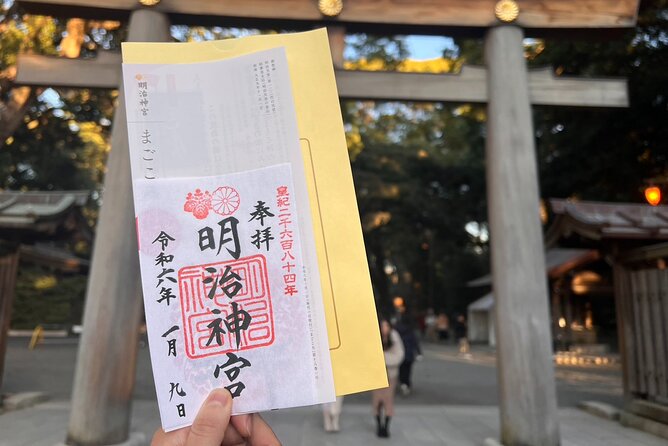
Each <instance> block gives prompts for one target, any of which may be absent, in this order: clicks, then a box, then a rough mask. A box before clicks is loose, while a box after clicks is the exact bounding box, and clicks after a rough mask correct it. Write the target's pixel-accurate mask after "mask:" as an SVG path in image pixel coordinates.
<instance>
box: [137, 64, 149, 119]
mask: <svg viewBox="0 0 668 446" xmlns="http://www.w3.org/2000/svg"><path fill="white" fill-rule="evenodd" d="M135 79H137V88H138V89H139V91H138V92H137V94H138V98H137V99H138V100H139V111H140V112H141V114H142V116H147V115H148V112H149V108H148V104H149V100H148V99H149V97H148V82H146V81H145V80H144V77H143V76H142V75H141V74H138V75H137V76H136V77H135Z"/></svg>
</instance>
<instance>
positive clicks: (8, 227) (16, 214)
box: [0, 191, 92, 395]
mask: <svg viewBox="0 0 668 446" xmlns="http://www.w3.org/2000/svg"><path fill="white" fill-rule="evenodd" d="M88 198H89V193H88V192H85V191H73V192H7V191H5V192H0V388H1V386H2V374H3V370H4V361H5V352H6V349H7V333H8V331H9V323H10V320H11V310H12V303H13V301H14V288H15V286H16V277H17V273H18V265H19V258H21V257H24V258H25V259H27V260H30V259H32V261H34V262H37V263H41V264H45V265H49V266H52V267H56V268H59V269H63V270H65V271H72V270H78V269H80V268H81V267H82V266H84V263H85V262H83V261H81V259H77V258H75V257H74V256H71V255H68V254H67V253H65V252H63V251H61V250H58V249H54V248H53V247H48V246H44V245H39V244H37V245H36V244H35V243H36V242H39V241H43V240H49V241H51V242H53V241H56V240H58V239H61V240H62V239H64V238H68V237H71V235H72V234H73V233H79V234H80V235H82V236H83V237H87V238H88V239H90V238H91V236H92V235H91V234H90V231H89V230H87V228H88V225H87V224H86V223H85V221H84V217H83V215H82V214H81V208H82V207H83V206H84V205H85V204H86V202H87V201H88ZM0 395H1V392H0Z"/></svg>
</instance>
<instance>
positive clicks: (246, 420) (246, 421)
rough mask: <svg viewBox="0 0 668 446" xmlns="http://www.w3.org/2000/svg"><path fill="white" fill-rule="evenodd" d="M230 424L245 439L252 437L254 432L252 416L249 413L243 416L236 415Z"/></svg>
mask: <svg viewBox="0 0 668 446" xmlns="http://www.w3.org/2000/svg"><path fill="white" fill-rule="evenodd" d="M230 423H231V424H232V426H234V428H235V429H236V430H237V432H238V433H239V434H240V435H241V436H242V437H243V438H248V437H250V436H251V432H252V430H253V427H252V425H253V416H252V414H249V413H247V414H243V415H235V416H233V417H232V418H231V419H230Z"/></svg>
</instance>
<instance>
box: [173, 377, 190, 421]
mask: <svg viewBox="0 0 668 446" xmlns="http://www.w3.org/2000/svg"><path fill="white" fill-rule="evenodd" d="M169 385H170V389H169V401H170V402H171V401H172V398H174V394H175V393H176V395H177V397H178V398H183V397H184V396H186V395H187V394H186V391H185V390H183V389H182V388H181V384H180V383H169ZM176 412H177V413H178V414H179V417H181V418H184V417H185V416H186V405H185V404H184V403H179V404H177V405H176Z"/></svg>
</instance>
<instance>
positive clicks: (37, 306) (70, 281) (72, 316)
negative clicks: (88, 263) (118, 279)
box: [11, 264, 86, 329]
mask: <svg viewBox="0 0 668 446" xmlns="http://www.w3.org/2000/svg"><path fill="white" fill-rule="evenodd" d="M54 279H55V280H54ZM85 292H86V276H84V275H61V276H57V275H54V273H53V272H51V271H48V270H46V269H42V268H39V267H34V266H29V265H26V264H21V268H19V275H18V278H17V283H16V295H15V297H14V307H13V311H12V322H11V326H12V328H16V329H33V328H35V326H37V325H38V324H42V325H44V324H57V325H72V324H79V323H81V318H82V314H83V302H84V295H85Z"/></svg>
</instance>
